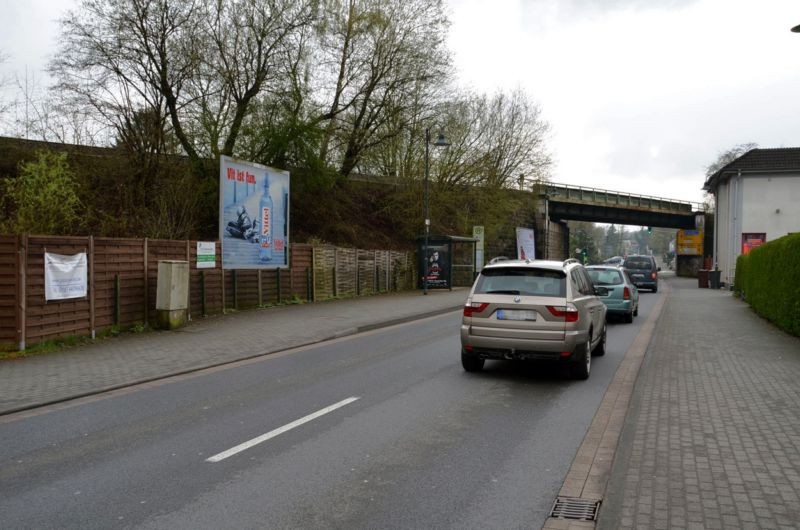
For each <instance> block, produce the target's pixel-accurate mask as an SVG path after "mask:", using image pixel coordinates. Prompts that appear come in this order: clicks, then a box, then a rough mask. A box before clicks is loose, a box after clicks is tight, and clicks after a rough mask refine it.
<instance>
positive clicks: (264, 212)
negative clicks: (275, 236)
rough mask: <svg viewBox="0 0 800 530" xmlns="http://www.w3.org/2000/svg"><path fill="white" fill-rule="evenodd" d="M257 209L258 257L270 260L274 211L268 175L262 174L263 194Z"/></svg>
mask: <svg viewBox="0 0 800 530" xmlns="http://www.w3.org/2000/svg"><path fill="white" fill-rule="evenodd" d="M258 210H259V214H260V218H261V219H260V220H261V231H260V236H261V237H260V238H259V239H260V241H259V243H260V245H261V248H259V250H258V259H259V261H272V246H273V241H272V229H273V226H272V219H273V217H274V212H273V211H272V210H273V209H272V197H271V196H270V193H269V175H264V194H263V195H262V196H261V201H259V203H258Z"/></svg>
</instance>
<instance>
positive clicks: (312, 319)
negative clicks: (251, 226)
mask: <svg viewBox="0 0 800 530" xmlns="http://www.w3.org/2000/svg"><path fill="white" fill-rule="evenodd" d="M467 293H468V289H466V288H456V289H453V290H452V291H445V290H441V291H440V290H430V291H429V294H428V295H427V296H423V294H422V292H420V291H411V292H404V293H395V294H385V295H378V296H371V297H365V298H354V299H349V300H331V301H326V302H317V303H312V304H302V305H291V306H281V307H273V308H269V309H262V310H253V311H243V312H239V313H233V314H228V315H224V316H217V317H210V318H206V319H199V320H195V321H194V322H191V323H190V324H189V325H188V326H186V327H184V328H182V329H180V330H177V331H172V332H168V331H154V332H147V333H141V334H124V335H122V336H120V337H116V338H112V339H106V340H98V341H97V342H96V343H93V344H89V345H86V346H81V347H76V348H70V349H67V350H64V351H61V352H57V353H52V354H47V355H40V356H33V357H25V358H20V359H16V360H9V361H0V414H8V413H10V412H14V411H19V410H25V409H29V408H32V407H36V406H41V405H45V404H50V403H57V402H59V401H64V400H67V399H72V398H76V397H81V396H85V395H91V394H96V393H99V392H103V391H106V390H111V389H115V388H121V387H125V386H129V385H134V384H138V383H143V382H146V381H152V380H155V379H161V378H164V377H168V376H171V375H177V374H182V373H187V372H191V371H196V370H199V369H202V368H207V367H211V366H216V365H220V364H225V363H229V362H233V361H238V360H242V359H246V358H249V357H254V356H258V355H264V354H267V353H274V352H278V351H282V350H287V349H290V348H295V347H298V346H303V345H307V344H313V343H315V342H320V341H323V340H328V339H332V338H336V337H343V336H345V335H350V334H353V333H358V332H362V331H366V330H369V329H374V328H379V327H384V326H389V325H392V324H398V323H401V322H404V321H409V320H414V319H416V318H423V317H425V316H431V315H435V314H440V313H444V312H447V311H454V310H456V309H459V308H460V307H461V306H463V305H464V301H465V299H466V297H467Z"/></svg>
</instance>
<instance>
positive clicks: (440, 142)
mask: <svg viewBox="0 0 800 530" xmlns="http://www.w3.org/2000/svg"><path fill="white" fill-rule="evenodd" d="M433 145H435V146H436V147H447V146H448V145H450V142H448V141H447V138H445V137H444V134H443V133H439V137H438V138H436V141H435V142H433Z"/></svg>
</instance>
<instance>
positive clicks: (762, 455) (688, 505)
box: [598, 278, 800, 529]
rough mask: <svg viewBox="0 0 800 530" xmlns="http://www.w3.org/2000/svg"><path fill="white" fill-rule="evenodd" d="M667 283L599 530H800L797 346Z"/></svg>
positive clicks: (737, 310)
mask: <svg viewBox="0 0 800 530" xmlns="http://www.w3.org/2000/svg"><path fill="white" fill-rule="evenodd" d="M670 283H671V286H672V291H671V293H670V295H669V299H668V300H667V304H666V306H665V308H664V311H663V313H662V316H661V319H660V321H659V323H658V326H657V328H656V331H655V334H654V336H653V340H652V342H651V343H650V346H649V349H648V352H647V356H646V358H645V360H644V363H643V365H642V368H641V371H640V373H639V379H638V381H637V384H636V388H635V390H634V394H633V396H632V400H631V406H630V409H629V412H628V415H627V418H626V421H625V427H624V429H623V433H622V438H621V440H620V444H619V447H618V448H617V453H616V457H615V461H614V466H613V469H612V473H611V478H610V481H609V484H608V488H607V491H606V495H605V499H604V501H603V505H602V506H601V508H600V514H599V521H598V527H599V528H609V529H610V528H664V529H666V528H670V529H673V528H674V529H680V528H687V529H691V528H698V529H699V528H759V529H761V528H798V527H800V412H799V411H800V340H798V339H797V338H794V337H790V336H788V335H786V334H784V333H782V332H780V331H778V330H777V329H776V328H774V327H772V325H771V324H769V323H767V322H766V321H764V320H762V319H761V318H760V317H758V316H757V315H755V313H753V312H752V310H751V309H750V308H749V306H747V304H745V303H743V302H741V301H739V300H737V299H735V298H733V297H732V296H731V293H730V292H727V291H716V290H708V289H698V288H697V283H696V280H688V279H681V278H678V279H672V280H670Z"/></svg>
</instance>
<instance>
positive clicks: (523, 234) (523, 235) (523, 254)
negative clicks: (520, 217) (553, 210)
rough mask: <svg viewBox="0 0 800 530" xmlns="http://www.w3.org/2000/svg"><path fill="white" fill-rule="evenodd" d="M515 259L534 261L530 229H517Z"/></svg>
mask: <svg viewBox="0 0 800 530" xmlns="http://www.w3.org/2000/svg"><path fill="white" fill-rule="evenodd" d="M517 259H536V245H535V240H534V236H533V229H532V228H519V227H518V228H517Z"/></svg>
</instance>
